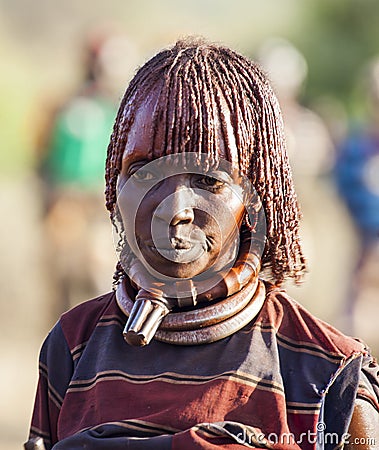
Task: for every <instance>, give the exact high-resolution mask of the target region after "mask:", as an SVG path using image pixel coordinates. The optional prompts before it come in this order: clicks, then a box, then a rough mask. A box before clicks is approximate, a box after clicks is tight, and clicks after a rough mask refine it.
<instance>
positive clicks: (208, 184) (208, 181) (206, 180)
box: [198, 176, 225, 190]
mask: <svg viewBox="0 0 379 450" xmlns="http://www.w3.org/2000/svg"><path fill="white" fill-rule="evenodd" d="M198 183H199V184H200V185H202V186H204V187H205V188H208V189H214V190H216V189H221V188H222V187H224V186H225V182H224V181H221V180H219V179H217V178H214V177H210V176H204V177H201V178H200V179H199V180H198Z"/></svg>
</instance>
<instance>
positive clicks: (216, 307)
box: [116, 278, 266, 346]
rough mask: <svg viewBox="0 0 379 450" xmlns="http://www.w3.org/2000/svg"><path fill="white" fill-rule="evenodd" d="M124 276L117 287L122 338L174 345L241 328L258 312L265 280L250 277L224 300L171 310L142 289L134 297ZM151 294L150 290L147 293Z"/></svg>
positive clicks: (204, 340) (207, 339)
mask: <svg viewBox="0 0 379 450" xmlns="http://www.w3.org/2000/svg"><path fill="white" fill-rule="evenodd" d="M128 282H129V280H128V279H124V280H122V281H121V283H120V284H119V285H118V287H117V291H116V298H117V302H118V305H119V307H120V308H121V310H122V311H123V312H124V313H125V315H127V316H128V321H127V324H126V327H125V330H124V337H125V340H126V341H127V342H128V343H129V344H131V345H137V346H143V345H146V344H148V343H149V342H150V340H151V339H152V338H153V337H154V338H155V339H156V340H158V341H161V342H165V343H169V344H177V345H199V344H208V343H211V342H215V341H218V340H220V339H223V338H225V337H227V336H230V335H231V334H233V333H235V332H236V331H238V330H240V329H241V328H243V327H244V326H245V325H247V324H248V323H249V322H251V321H252V320H253V319H254V317H255V316H256V315H257V314H258V312H259V311H260V309H261V308H262V305H263V303H264V300H265V296H266V292H265V286H264V283H263V282H262V281H261V280H259V279H257V278H253V279H252V280H251V281H250V282H249V283H247V284H246V286H245V287H243V288H242V289H241V290H239V291H238V292H236V293H235V294H233V295H231V296H228V297H226V298H225V299H224V300H221V301H218V302H216V303H213V304H210V305H208V306H204V307H201V308H197V309H191V310H188V311H179V312H170V310H169V306H168V305H167V304H165V302H162V301H160V300H159V299H158V298H157V299H156V300H154V299H151V298H150V299H149V300H146V299H144V298H143V294H144V293H143V292H141V290H140V291H139V293H138V294H137V297H136V299H135V301H133V300H132V299H131V298H130V296H129V295H128V293H127V289H126V283H128ZM150 295H151V293H150Z"/></svg>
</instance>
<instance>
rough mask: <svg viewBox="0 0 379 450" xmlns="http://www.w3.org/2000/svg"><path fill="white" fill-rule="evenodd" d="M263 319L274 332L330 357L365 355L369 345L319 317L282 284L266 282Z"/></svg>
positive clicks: (283, 339) (306, 349)
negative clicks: (290, 293) (280, 285)
mask: <svg viewBox="0 0 379 450" xmlns="http://www.w3.org/2000/svg"><path fill="white" fill-rule="evenodd" d="M262 320H263V321H264V322H267V323H269V324H270V325H271V326H273V327H274V328H275V330H276V333H277V336H278V338H279V339H281V340H282V341H283V343H284V344H285V343H287V344H288V345H291V346H297V347H298V348H299V349H301V347H303V348H304V350H305V351H315V352H316V353H324V354H325V355H328V356H330V357H331V358H332V359H334V358H337V359H339V358H341V359H346V358H349V357H351V356H353V355H358V354H362V355H366V354H367V353H368V349H367V347H366V345H365V344H364V343H363V342H362V341H360V340H359V339H356V338H353V337H351V336H347V335H345V334H344V333H342V332H341V331H340V330H338V329H337V328H336V327H334V326H332V325H331V324H329V323H327V322H325V321H323V320H322V319H319V318H318V317H316V316H315V315H313V314H312V313H311V312H310V311H308V310H307V309H306V308H305V307H304V306H302V305H301V304H300V303H298V302H297V301H296V300H294V299H293V298H292V297H291V296H290V295H289V294H288V293H287V292H286V290H285V289H284V288H278V287H275V286H273V285H270V284H268V285H267V298H266V303H265V309H264V314H263V317H262Z"/></svg>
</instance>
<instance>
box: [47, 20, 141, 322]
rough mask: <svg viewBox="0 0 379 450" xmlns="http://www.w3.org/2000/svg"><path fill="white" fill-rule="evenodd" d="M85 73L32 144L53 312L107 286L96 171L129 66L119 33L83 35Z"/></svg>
mask: <svg viewBox="0 0 379 450" xmlns="http://www.w3.org/2000/svg"><path fill="white" fill-rule="evenodd" d="M83 57H84V61H83V72H84V78H83V81H82V82H81V84H80V85H79V87H78V89H77V90H76V92H74V93H73V95H71V96H70V97H69V98H68V99H67V100H66V101H65V102H64V103H63V104H62V105H60V106H59V107H58V109H57V110H56V111H55V112H54V113H53V114H51V116H50V117H49V118H48V122H47V125H46V126H45V127H44V130H43V131H42V133H41V134H42V137H41V138H40V140H39V141H40V142H39V174H40V177H41V180H42V187H43V196H44V203H45V216H44V232H45V233H44V236H45V239H46V252H47V271H48V273H49V276H48V279H49V281H50V282H51V291H52V293H51V295H52V296H56V298H55V301H54V309H55V310H54V311H53V315H54V317H55V316H56V314H57V313H61V312H63V311H65V310H66V309H68V308H69V307H70V306H72V305H73V304H74V303H76V302H78V301H79V299H83V298H88V296H90V297H91V296H95V295H97V294H99V293H100V292H103V291H104V290H106V289H108V287H109V274H110V273H112V268H113V266H114V259H115V257H112V248H113V247H112V240H111V239H110V235H109V230H110V228H109V222H108V220H107V217H106V213H105V210H104V209H103V207H102V205H103V190H104V183H103V173H104V165H105V158H106V150H107V145H108V141H109V135H110V132H111V130H112V125H113V122H114V118H115V115H116V111H117V104H118V101H119V97H120V95H121V93H122V92H121V87H123V86H124V83H125V79H128V77H129V76H130V69H131V67H134V65H135V48H134V46H133V44H132V42H131V41H130V40H129V39H128V38H127V37H126V36H125V35H124V34H122V33H119V32H116V31H115V30H111V29H110V28H109V27H96V29H94V30H92V31H91V32H90V33H88V35H87V37H86V38H85V48H84V55H83Z"/></svg>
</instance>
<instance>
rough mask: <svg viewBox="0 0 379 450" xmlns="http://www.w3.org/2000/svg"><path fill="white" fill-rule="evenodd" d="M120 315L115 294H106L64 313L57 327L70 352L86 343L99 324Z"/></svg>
mask: <svg viewBox="0 0 379 450" xmlns="http://www.w3.org/2000/svg"><path fill="white" fill-rule="evenodd" d="M120 314H122V313H121V312H120V310H119V308H118V306H117V303H116V300H115V293H114V292H108V293H106V294H104V295H100V296H99V297H96V298H93V299H91V300H87V301H85V302H83V303H80V304H79V305H77V306H75V307H74V308H72V309H70V310H69V311H67V312H65V313H64V314H63V315H62V316H61V318H60V320H59V325H60V327H61V329H62V331H63V334H64V336H65V339H66V341H67V343H68V346H69V348H70V349H71V350H72V349H74V348H76V347H78V346H80V345H82V344H83V343H85V342H86V341H88V339H89V338H90V336H91V334H92V332H93V330H94V329H95V327H96V326H97V324H98V323H99V322H101V321H102V320H107V318H108V317H114V316H119V315H120Z"/></svg>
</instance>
